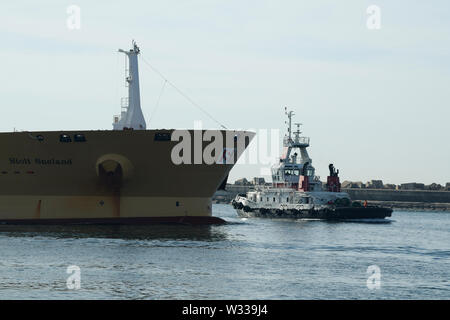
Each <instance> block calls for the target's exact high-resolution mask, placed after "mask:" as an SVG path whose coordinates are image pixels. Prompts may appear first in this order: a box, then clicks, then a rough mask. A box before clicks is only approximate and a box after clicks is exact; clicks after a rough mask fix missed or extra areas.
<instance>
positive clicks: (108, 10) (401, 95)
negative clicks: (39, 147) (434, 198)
mask: <svg viewBox="0 0 450 320" xmlns="http://www.w3.org/2000/svg"><path fill="white" fill-rule="evenodd" d="M69 5H77V6H79V7H80V9H81V16H80V17H81V28H80V29H79V30H78V29H75V30H70V29H68V28H67V25H66V20H67V18H68V16H69V15H68V14H67V12H66V10H67V7H68V6H69ZM369 5H377V6H378V7H379V8H380V9H381V29H379V30H369V29H368V28H367V25H366V21H367V19H368V17H369V15H368V14H367V13H366V10H367V7H368V6H369ZM449 17H450V2H448V1H444V0H433V1H418V0H417V1H406V0H404V1H403V0H383V1H379V0H375V1H364V0H346V1H331V0H328V1H326V0H315V1H298V0H295V1H280V0H278V1H261V0H259V1H234V0H226V1H214V0H197V1H181V0H177V1H174V0H165V1H151V0H150V1H116V2H114V3H112V1H76V0H74V1H70V2H65V1H56V0H54V1H45V0H43V1H20V2H19V1H15V2H13V1H9V2H5V1H3V2H2V3H1V4H0V36H1V41H0V66H1V74H0V94H1V110H2V114H3V116H2V117H1V120H0V131H12V130H13V129H14V128H15V129H16V130H30V131H34V130H35V131H40V130H42V131H43V130H61V129H64V130H72V129H74V130H75V129H112V125H111V123H112V116H113V115H114V114H118V113H119V111H120V97H122V96H124V95H125V88H124V87H123V85H124V80H123V77H124V57H123V55H120V54H119V53H117V49H118V48H123V49H128V48H129V46H130V43H131V39H135V40H136V41H137V42H138V45H139V46H140V48H141V52H142V55H143V57H144V58H145V59H146V60H147V61H149V62H150V63H151V64H152V65H153V66H154V67H156V68H157V69H158V70H160V71H161V72H162V73H164V74H165V75H166V77H167V78H168V79H169V80H171V81H172V82H174V83H175V84H176V85H177V86H178V87H179V88H180V89H182V90H183V91H184V92H185V93H187V94H188V95H189V96H190V97H191V98H192V99H193V100H195V101H196V102H197V103H198V104H200V105H201V106H203V107H204V108H205V109H206V110H207V111H208V112H209V113H210V114H212V115H213V116H214V117H215V118H217V119H218V120H219V121H220V122H222V123H223V124H225V125H226V126H227V127H228V128H239V129H250V128H252V129H255V130H256V132H257V133H258V130H259V129H271V128H278V129H282V130H284V114H283V108H284V106H288V107H289V108H291V109H292V110H294V111H295V112H296V118H295V120H296V121H298V122H302V123H303V124H304V126H303V130H304V134H305V135H307V136H310V137H311V147H310V149H309V153H310V156H311V157H312V158H313V165H314V166H315V167H316V171H317V173H318V174H319V175H320V176H321V177H322V180H323V179H324V178H325V177H326V175H327V172H328V169H327V167H328V163H330V162H332V163H334V164H335V166H336V167H337V168H339V169H340V172H341V180H353V181H358V180H362V181H364V182H365V181H367V180H370V179H382V180H383V181H384V182H385V183H405V182H413V181H416V182H424V183H431V182H437V183H441V184H444V183H445V182H450V147H449V145H450V143H449V141H450V133H449V121H450V111H449V107H450V106H449V104H450V42H449V39H450V19H449ZM140 77H141V99H142V100H141V104H142V108H143V112H144V116H145V117H146V119H147V125H148V128H187V127H193V124H194V121H195V120H203V123H204V127H206V128H215V127H217V125H216V123H214V122H213V121H211V120H210V119H208V118H207V117H206V116H205V115H204V114H203V113H201V112H200V111H199V110H197V109H196V108H194V107H193V106H192V105H191V104H189V102H187V101H186V100H185V99H184V98H183V97H181V96H180V95H179V94H178V93H177V92H176V91H175V90H173V89H172V88H170V87H166V89H165V91H164V93H163V95H162V97H161V100H160V104H159V107H158V109H157V110H156V112H154V109H155V106H156V102H157V100H158V96H159V93H160V91H161V87H162V85H163V81H162V80H161V78H160V77H159V76H158V75H157V74H155V73H154V72H152V71H151V70H150V69H149V68H148V67H147V66H145V65H144V64H143V63H141V64H140ZM152 114H153V117H152V118H151V121H149V120H150V117H151V115H152ZM274 161H276V159H274ZM259 174H260V166H258V165H238V166H236V167H235V168H234V169H233V171H232V174H231V176H230V180H231V181H233V180H235V179H237V178H240V177H244V176H245V177H247V178H251V177H253V176H258V175H259Z"/></svg>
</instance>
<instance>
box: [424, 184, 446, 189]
mask: <svg viewBox="0 0 450 320" xmlns="http://www.w3.org/2000/svg"><path fill="white" fill-rule="evenodd" d="M443 189H444V187H442V186H441V185H440V184H438V183H432V184H429V185H427V186H425V190H432V191H439V190H443Z"/></svg>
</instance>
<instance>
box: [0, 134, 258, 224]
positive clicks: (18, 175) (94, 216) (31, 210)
mask: <svg viewBox="0 0 450 320" xmlns="http://www.w3.org/2000/svg"><path fill="white" fill-rule="evenodd" d="M190 132H191V133H193V131H190ZM221 132H222V134H223V136H224V141H225V136H226V131H221ZM161 133H162V134H163V135H164V134H167V133H168V134H170V133H171V130H139V131H132V130H129V131H128V130H125V131H100V130H99V131H70V132H69V131H66V132H33V133H27V132H14V133H1V134H0V146H1V150H0V155H1V157H0V222H3V223H5V222H6V223H86V222H87V223H92V222H93V223H96V222H98V223H143V222H181V223H217V222H220V219H216V218H214V217H212V212H211V197H212V196H213V194H214V192H215V191H216V190H217V188H218V187H219V186H220V184H221V183H222V182H223V180H224V179H225V178H226V177H227V175H228V173H229V171H230V170H231V168H232V167H233V164H212V165H207V164H205V163H203V164H180V165H175V164H174V163H173V162H172V159H171V152H172V148H173V147H174V146H175V145H176V144H177V143H178V142H175V141H164V140H158V139H156V138H155V137H156V135H157V134H161ZM62 134H64V135H66V136H67V137H70V140H71V141H70V142H62V141H61V135H62ZM236 134H238V135H245V136H247V137H249V138H248V140H247V143H246V146H247V145H248V142H249V141H250V140H251V139H252V138H253V136H254V134H253V133H250V132H242V131H241V132H236ZM75 135H78V137H82V138H83V139H85V141H82V140H83V139H81V141H78V142H76V141H75ZM207 144H208V143H206V142H203V143H202V150H203V148H204V147H205V146H206V145H207ZM238 156H240V154H237V155H236V157H238ZM235 160H236V158H235Z"/></svg>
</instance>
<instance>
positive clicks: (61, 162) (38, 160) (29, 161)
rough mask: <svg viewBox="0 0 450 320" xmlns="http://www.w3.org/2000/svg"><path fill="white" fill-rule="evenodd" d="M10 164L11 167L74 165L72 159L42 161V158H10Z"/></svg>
mask: <svg viewBox="0 0 450 320" xmlns="http://www.w3.org/2000/svg"><path fill="white" fill-rule="evenodd" d="M9 164H11V165H27V164H30V165H31V164H37V165H72V159H55V158H51V159H41V158H34V159H31V158H17V157H10V158H9Z"/></svg>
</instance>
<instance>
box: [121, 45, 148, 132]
mask: <svg viewBox="0 0 450 320" xmlns="http://www.w3.org/2000/svg"><path fill="white" fill-rule="evenodd" d="M119 52H123V53H125V54H126V55H127V57H128V61H129V69H128V74H127V75H126V78H125V80H126V82H127V84H128V97H127V98H122V101H121V102H122V103H121V104H122V106H121V107H122V112H121V114H120V116H114V123H113V130H123V129H133V130H145V129H146V128H147V125H146V123H145V119H144V115H143V114H142V109H141V97H140V92H139V70H138V59H137V56H138V54H139V52H140V50H139V47H138V46H137V45H136V42H135V41H133V48H132V49H130V50H129V51H125V50H122V49H119Z"/></svg>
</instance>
